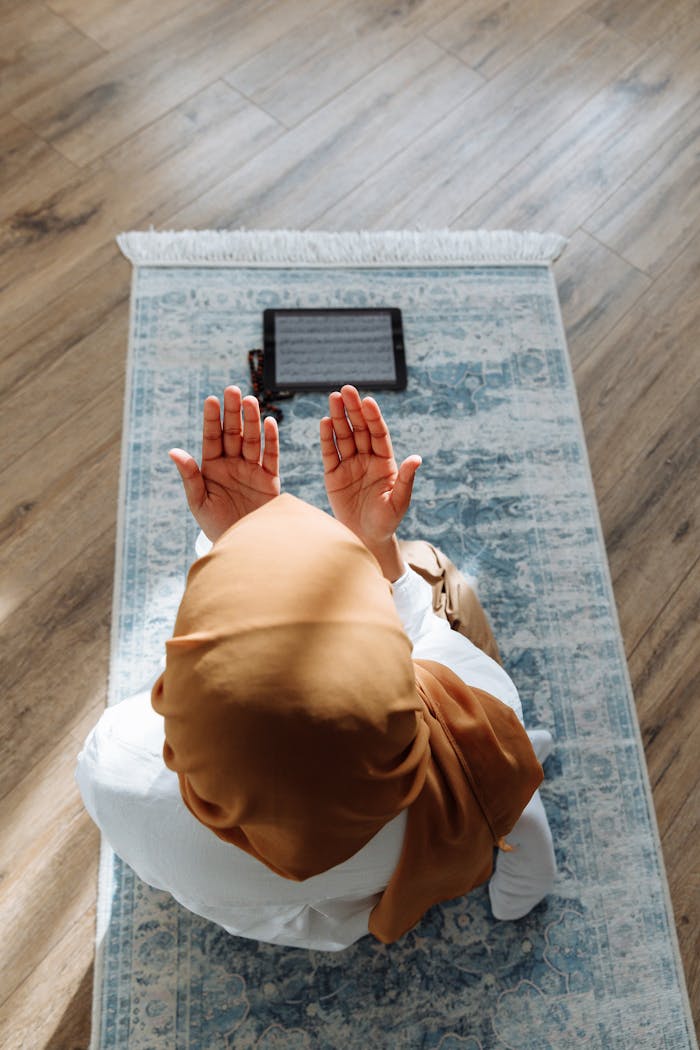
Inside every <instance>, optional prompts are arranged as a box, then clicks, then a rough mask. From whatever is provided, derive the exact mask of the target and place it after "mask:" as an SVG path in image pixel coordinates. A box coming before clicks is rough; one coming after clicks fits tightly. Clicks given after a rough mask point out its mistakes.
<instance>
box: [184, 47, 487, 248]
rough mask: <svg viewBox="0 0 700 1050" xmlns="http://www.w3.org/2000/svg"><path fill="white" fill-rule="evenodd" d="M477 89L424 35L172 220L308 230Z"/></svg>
mask: <svg viewBox="0 0 700 1050" xmlns="http://www.w3.org/2000/svg"><path fill="white" fill-rule="evenodd" d="M479 84H481V78H480V77H479V76H477V74H476V73H473V72H472V71H471V70H469V69H467V68H466V66H464V65H463V64H462V63H461V62H459V61H458V60H457V59H456V58H452V57H450V56H448V55H446V54H445V52H444V51H443V50H442V49H441V48H439V47H438V46H437V45H436V44H433V43H432V42H431V41H429V40H425V39H424V38H422V37H421V38H418V39H417V40H415V41H413V42H412V43H411V44H409V45H408V46H407V47H405V48H403V49H402V50H401V51H399V52H397V53H396V54H395V55H393V56H392V57H391V58H390V59H389V60H387V61H386V62H384V63H383V64H382V65H381V66H379V67H378V68H377V69H375V70H373V71H372V72H371V73H369V74H368V75H367V76H365V77H363V78H362V80H361V81H359V83H357V84H354V85H352V87H349V88H348V89H347V90H346V91H344V92H343V93H342V94H341V95H339V96H338V97H337V98H336V99H333V100H332V101H331V102H329V103H328V104H327V105H326V106H324V107H323V108H322V109H320V110H318V111H317V112H316V113H314V114H312V116H310V117H308V118H307V119H306V120H304V121H302V123H301V124H298V125H297V126H296V127H295V128H293V129H292V130H291V131H289V132H287V133H286V134H285V135H284V136H282V138H280V139H277V140H276V141H275V142H274V143H273V144H272V145H271V146H269V147H268V148H267V149H265V150H263V151H262V152H260V153H259V154H258V155H257V156H256V157H254V158H253V160H251V161H249V163H248V164H245V165H244V166H243V167H242V168H239V169H238V170H237V171H236V172H234V173H233V174H232V176H231V177H230V178H228V179H226V180H225V181H223V182H221V183H220V184H219V185H218V186H217V187H215V189H214V190H212V191H211V192H209V193H205V194H202V196H201V197H199V199H198V200H197V201H195V202H194V203H193V204H192V205H190V206H188V207H186V208H183V209H181V210H180V211H177V212H175V213H174V214H173V215H171V217H170V222H171V223H172V225H173V226H175V227H185V228H197V227H201V226H203V225H208V226H216V227H229V226H237V225H245V226H250V227H253V226H263V227H268V226H289V225H293V226H295V227H304V226H306V225H307V224H308V223H309V222H310V221H311V220H312V219H313V218H314V217H315V216H317V215H318V214H320V213H321V212H322V211H324V210H325V209H326V208H327V207H329V205H330V204H332V203H333V202H335V201H337V200H338V199H339V198H340V197H342V196H343V195H344V194H345V193H348V192H349V191H350V190H351V189H352V188H353V187H354V186H357V185H358V184H360V183H361V182H362V181H363V179H364V178H365V177H366V175H367V174H368V173H371V172H372V171H375V170H377V169H378V168H380V167H381V165H382V164H383V163H384V162H385V161H386V160H387V159H388V158H389V157H391V156H392V154H394V153H396V152H397V151H398V150H400V149H401V148H402V147H403V146H405V145H406V144H407V143H408V142H410V141H413V140H414V139H419V138H420V137H421V134H422V133H423V132H424V131H425V130H426V129H427V128H428V127H430V125H431V124H433V123H434V122H435V120H438V119H439V118H440V117H441V116H442V115H443V114H444V113H445V112H448V111H449V110H450V109H451V108H452V107H454V106H458V105H459V103H460V102H461V101H463V99H465V98H466V97H467V96H468V95H470V94H471V93H472V91H474V89H475V88H476V87H477V86H478V85H479ZM359 216H360V212H357V213H356V214H355V216H354V221H353V223H352V225H355V226H356V225H357V223H358V221H359Z"/></svg>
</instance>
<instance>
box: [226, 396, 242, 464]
mask: <svg viewBox="0 0 700 1050" xmlns="http://www.w3.org/2000/svg"><path fill="white" fill-rule="evenodd" d="M242 442H243V425H242V422H241V391H240V390H239V388H238V387H237V386H227V387H226V389H225V390H224V438H223V443H224V455H225V456H234V457H237V456H240V454H241V444H242Z"/></svg>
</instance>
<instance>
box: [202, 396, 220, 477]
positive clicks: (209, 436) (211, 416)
mask: <svg viewBox="0 0 700 1050" xmlns="http://www.w3.org/2000/svg"><path fill="white" fill-rule="evenodd" d="M222 454H223V446H222V444H221V409H220V408H219V399H218V397H208V398H207V399H206V400H205V402H204V419H203V425H202V463H204V462H205V460H208V459H218V458H219V456H221V455H222Z"/></svg>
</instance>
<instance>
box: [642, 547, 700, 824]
mask: <svg viewBox="0 0 700 1050" xmlns="http://www.w3.org/2000/svg"><path fill="white" fill-rule="evenodd" d="M698 623H700V561H698V560H696V561H695V564H694V565H693V566H692V567H691V568H690V570H689V572H688V573H687V575H686V576H685V578H684V579H683V582H682V583H681V584H680V586H679V587H677V588H676V590H675V591H674V592H673V594H672V595H671V597H670V599H669V601H668V602H667V603H666V605H665V606H664V607H663V609H662V611H661V612H660V613H659V615H658V616H657V617H656V618H655V619H654V621H653V623H652V624H651V626H650V627H649V628H648V630H647V631H645V633H644V634H643V636H642V637H641V638H640V640H639V642H638V644H637V645H636V646H635V648H634V650H633V651H632V652H631V653H630V657H629V668H630V677H631V679H632V685H633V688H634V696H635V702H636V706H637V712H638V715H639V723H640V727H641V730H642V737H643V739H644V750H645V754H646V760H647V766H648V768H649V777H650V779H651V783H652V788H653V791H654V804H655V807H656V813H657V816H658V820H659V824H660V826H662V827H664V828H667V827H670V825H671V824H672V822H673V821H674V820H676V819H678V817H679V816H681V814H682V812H683V810H684V809H688V810H690V811H692V809H693V808H694V807H695V808H697V804H696V801H695V800H696V799H697V798H698V797H699V789H700V766H699V765H698V761H697V756H698V754H699V753H700V739H699V738H698V733H699V732H700V723H699V722H698V720H697V718H695V717H694V714H695V712H696V711H697V698H698V687H699V685H700V681H699V675H700V672H699V670H698V668H700V633H699V632H698V629H697V625H698Z"/></svg>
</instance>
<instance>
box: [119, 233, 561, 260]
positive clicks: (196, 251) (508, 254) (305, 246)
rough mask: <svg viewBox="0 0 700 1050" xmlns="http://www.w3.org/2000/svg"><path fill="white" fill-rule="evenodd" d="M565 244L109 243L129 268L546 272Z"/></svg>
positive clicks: (405, 236) (556, 239)
mask: <svg viewBox="0 0 700 1050" xmlns="http://www.w3.org/2000/svg"><path fill="white" fill-rule="evenodd" d="M567 243H568V242H567V240H566V238H565V237H561V236H560V235H559V234H557V233H533V232H532V231H528V230H525V231H518V230H381V231H368V230H364V231H352V232H350V231H346V232H342V233H331V232H326V231H317V230H304V231H302V230H163V231H156V230H153V229H151V230H150V231H141V230H132V231H130V232H127V233H122V234H120V235H119V236H118V237H117V244H118V245H119V247H120V248H121V250H122V252H123V253H124V255H125V256H126V258H127V259H129V261H130V262H131V263H133V264H134V266H256V265H257V266H270V265H275V264H279V265H283V266H286V265H292V266H298V265H304V266H329V265H334V266H358V265H361V266H387V265H390V266H391V265H393V266H426V265H435V266H455V265H470V264H476V263H479V264H484V265H492V266H493V265H496V266H503V265H513V264H527V265H533V264H535V265H537V264H540V265H544V266H548V265H550V264H551V263H552V262H554V260H555V259H557V258H558V257H559V255H560V254H561V253H562V251H563V250H564V248H565V247H566V244H567Z"/></svg>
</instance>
